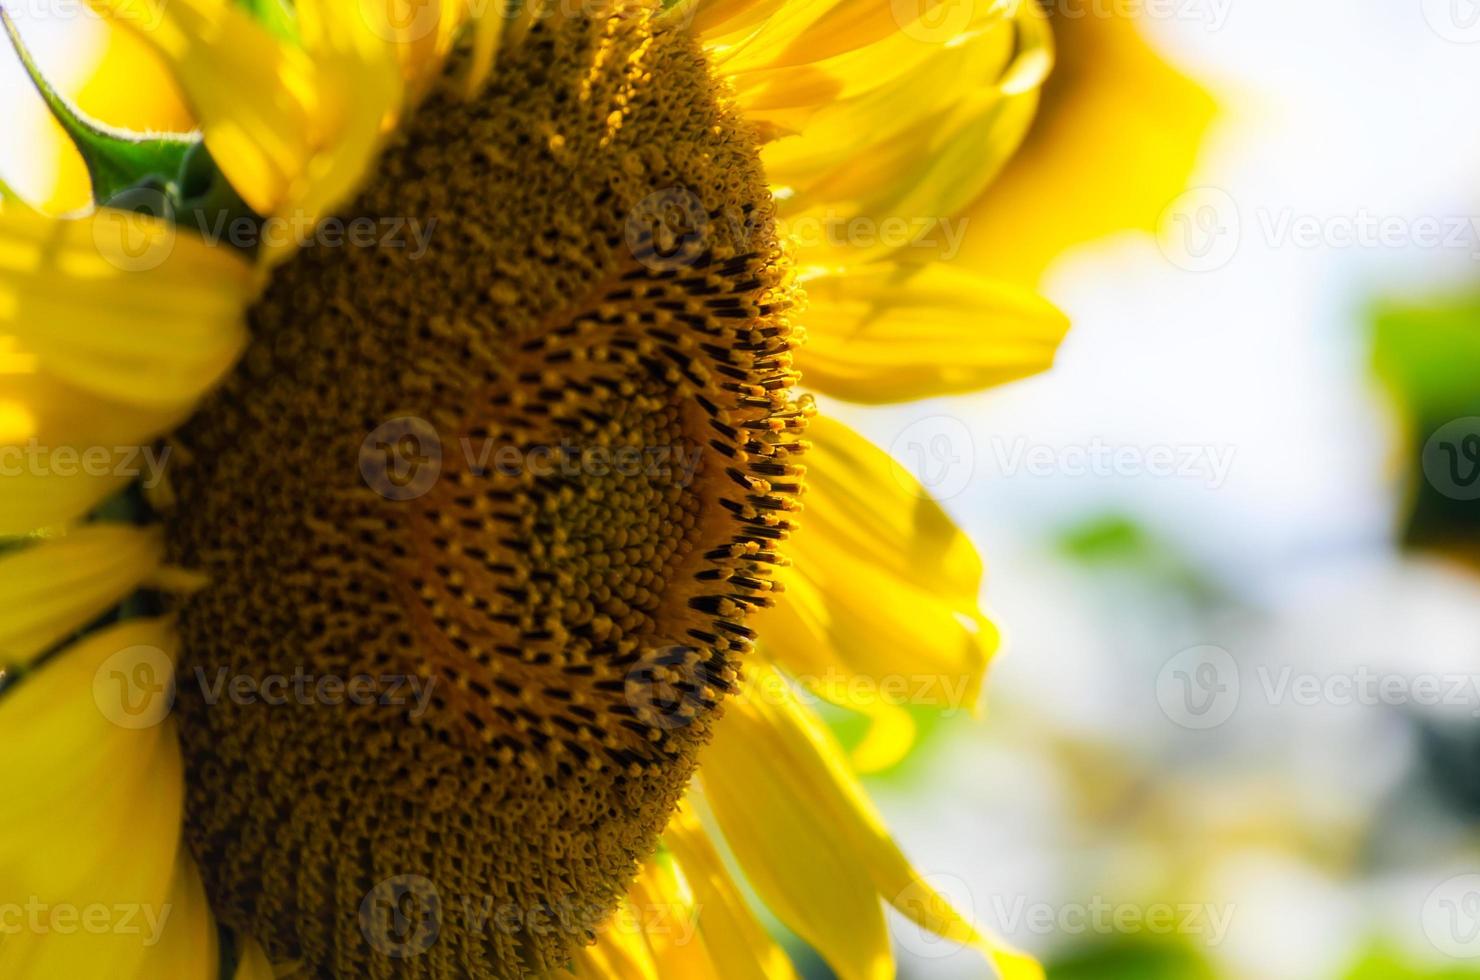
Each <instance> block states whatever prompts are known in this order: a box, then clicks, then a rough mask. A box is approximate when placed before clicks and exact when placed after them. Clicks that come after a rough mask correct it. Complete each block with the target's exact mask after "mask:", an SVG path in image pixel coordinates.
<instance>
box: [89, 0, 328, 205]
mask: <svg viewBox="0 0 1480 980" xmlns="http://www.w3.org/2000/svg"><path fill="white" fill-rule="evenodd" d="M99 3H100V6H101V7H102V9H103V10H104V11H105V12H107V13H108V14H110V15H111V16H112V17H113V19H114V20H115V22H116V23H117V24H118V25H119V26H121V27H123V28H126V29H128V30H131V31H133V32H134V34H135V35H136V36H137V37H138V38H139V40H141V41H143V42H144V43H146V44H148V45H150V46H151V47H152V48H153V49H154V50H155V51H156V52H158V54H159V55H160V56H161V57H162V58H163V59H164V60H165V61H166V63H168V64H169V65H170V67H171V70H172V73H173V74H174V77H175V79H176V81H177V82H179V84H180V88H181V89H182V90H183V91H184V93H185V97H186V100H187V101H188V103H189V105H190V108H191V110H192V112H193V114H194V116H195V118H196V119H197V120H199V121H200V125H201V128H202V130H203V131H204V134H205V141H206V146H207V147H209V148H210V150H211V156H212V157H213V158H214V159H215V160H216V162H217V163H218V165H219V166H220V167H221V169H222V172H224V173H225V174H226V177H227V179H228V180H229V181H231V185H232V186H233V187H234V188H236V190H237V192H238V193H239V194H241V196H242V198H243V199H244V200H246V202H247V203H248V204H249V205H251V206H252V209H253V210H255V211H256V212H257V213H258V214H275V213H277V210H278V208H279V207H280V206H281V205H282V204H283V202H284V199H285V198H286V196H287V192H288V188H289V185H290V184H291V183H292V182H293V181H294V180H295V179H296V178H297V176H298V174H299V173H301V171H302V169H303V167H304V166H305V164H306V162H307V160H308V159H309V157H310V155H311V153H310V151H311V147H312V145H313V140H314V138H315V136H316V134H317V132H318V130H319V126H318V114H319V109H318V104H317V93H316V91H315V86H316V83H317V78H316V76H315V72H314V66H313V62H312V60H311V59H310V57H309V55H308V53H307V52H306V51H305V50H303V49H301V48H298V47H296V46H294V45H291V44H288V43H286V42H283V41H280V40H279V39H277V38H276V37H274V36H273V35H272V34H270V33H269V32H268V31H267V29H266V28H264V27H262V26H261V25H260V24H258V23H257V21H256V20H255V19H253V17H252V15H251V14H250V13H248V12H247V10H246V8H245V7H243V6H240V5H237V4H234V3H229V2H226V0H99Z"/></svg>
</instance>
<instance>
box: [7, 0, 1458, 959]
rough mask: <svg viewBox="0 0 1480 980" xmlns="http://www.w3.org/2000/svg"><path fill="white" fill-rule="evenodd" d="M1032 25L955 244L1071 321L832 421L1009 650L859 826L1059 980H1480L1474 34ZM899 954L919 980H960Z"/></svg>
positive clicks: (1185, 4)
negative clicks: (1002, 161)
mask: <svg viewBox="0 0 1480 980" xmlns="http://www.w3.org/2000/svg"><path fill="white" fill-rule="evenodd" d="M960 2H970V0H960ZM983 2H985V0H983ZM7 6H8V8H9V9H10V10H11V12H12V14H13V15H14V16H15V17H16V19H17V21H19V22H21V24H22V27H23V29H25V30H26V32H27V37H28V39H29V40H30V42H31V44H32V45H33V46H34V48H35V51H36V54H37V57H38V59H39V60H40V61H41V62H42V64H43V65H44V66H45V67H46V69H47V71H48V72H49V73H50V74H51V76H52V77H53V79H54V80H55V81H57V83H58V84H59V85H60V86H61V87H63V88H64V89H66V90H68V91H70V92H72V93H74V95H75V96H76V97H77V98H78V99H79V101H80V102H81V103H82V105H83V107H84V108H85V109H88V110H89V111H92V112H93V113H94V114H97V115H100V116H103V117H104V118H109V119H110V120H111V121H113V122H116V123H130V122H132V123H134V124H135V125H156V126H162V127H163V126H168V125H169V124H170V122H171V120H172V119H183V118H184V115H183V110H181V109H180V107H179V105H178V101H177V100H175V101H173V102H172V99H174V97H173V96H169V95H166V96H165V97H164V98H162V99H161V98H160V97H159V96H158V93H160V92H161V91H164V92H168V90H167V88H162V86H165V84H166V83H165V82H164V81H163V79H162V77H161V76H159V75H158V74H157V71H156V70H155V69H153V68H151V67H150V65H149V64H148V63H147V62H145V61H143V60H139V61H137V67H136V69H135V71H136V75H135V77H136V78H137V80H138V81H137V85H138V89H137V90H136V91H135V92H134V93H132V95H133V96H137V92H138V91H151V92H154V93H155V94H156V95H155V98H154V99H153V100H152V101H151V102H150V103H148V109H147V115H146V116H145V117H142V118H140V117H137V116H131V115H130V113H131V112H133V111H134V110H131V109H130V108H129V106H130V105H133V106H138V105H139V103H138V101H137V99H136V98H132V97H131V96H130V93H120V92H117V91H95V90H90V89H89V87H88V85H87V81H86V80H87V78H88V77H89V74H90V71H91V69H92V67H93V66H95V65H96V63H97V61H98V59H100V58H105V57H106V58H113V59H130V58H136V57H137V52H135V51H133V50H132V49H131V48H130V47H129V46H127V45H121V44H119V43H116V42H115V43H114V44H112V45H109V44H108V43H105V42H104V41H103V39H102V37H101V35H100V33H98V32H97V31H94V30H92V29H90V28H88V27H87V26H86V25H83V26H82V27H80V28H79V26H78V24H77V23H76V22H75V19H72V21H71V22H70V23H64V21H67V20H68V19H66V18H56V17H53V16H50V15H49V14H48V10H47V5H45V4H40V5H39V6H38V5H36V4H13V3H12V4H7ZM33 7H34V9H33ZM1052 13H1053V16H1054V17H1055V19H1056V22H1057V31H1058V36H1059V43H1060V52H1061V62H1060V67H1059V71H1058V74H1057V75H1056V77H1055V79H1054V81H1053V82H1052V83H1051V84H1050V86H1049V88H1048V90H1047V92H1046V94H1045V103H1044V107H1043V111H1042V113H1041V116H1040V118H1039V120H1038V122H1037V123H1036V124H1035V128H1034V131H1033V133H1032V134H1031V135H1030V137H1029V143H1028V145H1027V146H1026V147H1025V148H1024V150H1023V153H1022V154H1021V155H1020V157H1019V158H1018V160H1017V161H1016V162H1015V163H1014V164H1013V165H1012V166H1011V168H1010V169H1009V171H1008V172H1007V173H1006V174H1004V175H1003V177H1002V179H1001V181H1000V182H999V183H998V185H997V186H996V187H995V188H994V190H993V191H992V192H991V193H990V194H989V195H988V198H987V199H986V200H985V201H983V202H982V203H981V205H980V206H978V207H977V208H975V209H974V210H973V211H972V212H971V213H969V214H968V215H966V216H965V218H966V220H967V221H968V222H969V223H970V227H969V228H968V236H969V238H968V240H969V241H970V243H971V244H969V245H968V246H967V248H968V252H969V253H971V255H970V257H972V258H974V259H975V260H978V261H981V262H983V263H987V264H990V265H991V266H992V267H994V268H997V269H1000V270H1001V272H1002V274H1003V275H1004V276H1007V277H1010V278H1016V279H1019V280H1021V281H1027V282H1037V283H1039V284H1040V285H1041V288H1042V289H1043V291H1044V292H1045V293H1046V294H1047V295H1048V296H1049V297H1050V298H1052V299H1053V300H1054V301H1055V302H1057V303H1058V304H1059V305H1061V306H1062V307H1063V308H1064V309H1065V310H1066V311H1067V312H1068V313H1069V314H1070V315H1071V317H1072V319H1073V322H1074V328H1073V330H1072V332H1071V334H1070V337H1069V339H1068V341H1067V343H1066V344H1065V345H1064V347H1063V350H1062V353H1061V355H1060V358H1059V361H1058V365H1057V367H1056V368H1055V369H1054V370H1053V371H1052V372H1051V373H1049V374H1047V375H1044V376H1042V377H1039V378H1035V379H1032V380H1029V381H1026V382H1022V383H1018V384H1015V385H1012V386H1009V387H1007V388H1005V389H1002V390H1000V391H998V392H994V393H992V394H989V395H984V396H973V397H970V398H959V399H948V400H940V401H936V402H929V403H919V404H912V405H909V406H907V407H904V408H899V409H869V410H864V409H858V408H850V407H847V406H835V407H833V410H835V411H836V412H837V413H838V414H840V415H845V416H846V417H848V419H849V420H850V421H852V422H853V423H854V424H856V425H857V426H858V427H859V428H861V429H862V430H863V431H864V432H865V433H867V434H869V435H870V436H871V437H872V438H874V439H875V440H876V441H878V442H879V443H880V444H881V445H884V446H888V447H890V448H891V451H892V452H893V454H894V455H895V456H896V458H897V459H898V460H899V461H900V463H901V465H902V466H903V467H906V468H908V469H909V470H911V471H912V472H914V473H915V474H916V475H917V476H918V477H919V478H920V480H921V481H922V482H923V483H924V484H925V485H926V486H927V487H929V488H930V489H931V490H932V491H933V492H934V493H935V495H937V496H938V497H940V498H942V499H943V500H944V502H945V505H946V506H947V508H948V509H949V510H950V511H951V512H952V513H953V514H954V515H955V516H956V517H957V518H958V519H959V520H960V521H961V522H962V524H963V526H965V527H966V528H967V529H968V531H969V532H970V533H971V534H972V535H973V536H974V538H975V540H976V541H977V542H978V543H979V545H980V546H981V548H982V550H983V552H984V554H985V556H986V558H987V562H988V567H989V575H988V582H987V587H986V592H985V602H986V604H987V606H988V608H989V609H990V610H991V611H992V613H993V615H994V617H995V619H996V620H997V621H998V622H999V623H1000V624H1001V625H1002V627H1003V629H1004V632H1005V634H1006V637H1007V643H1006V645H1005V647H1004V649H1003V652H1002V654H1001V655H1000V657H999V659H998V661H997V663H996V664H995V665H994V669H993V673H992V675H991V676H990V678H989V680H988V686H987V694H986V698H985V705H984V710H983V711H982V712H981V713H980V715H979V716H973V715H972V714H971V713H969V712H967V711H965V710H946V711H944V712H942V711H940V710H939V708H938V706H936V707H923V706H919V705H913V706H912V705H910V704H908V700H909V699H908V697H906V698H905V701H906V703H905V704H904V707H906V708H907V709H908V710H910V711H911V713H912V715H913V720H914V723H915V725H916V727H917V734H918V741H917V744H916V746H915V750H914V751H913V752H912V753H911V754H910V755H908V756H907V757H905V758H903V759H897V760H896V759H893V758H877V757H875V758H871V759H860V762H861V763H862V764H864V765H865V766H866V767H867V768H870V769H872V770H874V771H872V772H870V773H869V775H868V780H867V781H868V785H869V787H870V789H871V790H872V791H873V792H874V793H875V795H876V798H877V799H878V801H879V802H880V805H881V807H882V808H883V810H884V812H885V814H886V815H887V817H888V818H889V821H890V823H891V825H892V827H893V828H894V829H895V831H896V833H897V835H898V836H899V838H900V839H901V840H902V842H903V844H904V846H905V848H906V850H907V852H908V853H909V854H910V855H911V856H912V857H913V858H914V859H915V862H916V864H917V866H918V867H919V868H920V869H921V871H922V872H923V873H924V874H926V875H927V876H928V878H929V880H930V881H931V882H932V884H934V885H935V886H936V887H937V888H938V889H940V890H941V891H943V892H945V893H947V894H948V895H951V896H952V897H953V898H955V899H956V901H957V902H958V903H959V904H960V905H961V906H962V907H963V908H964V909H965V910H967V911H968V912H969V913H970V914H971V915H972V916H973V917H974V918H975V919H976V920H977V921H979V922H980V923H982V924H983V925H985V926H988V927H990V928H992V929H994V930H996V931H997V932H998V933H999V934H1001V935H1003V936H1004V937H1006V938H1008V939H1009V940H1011V941H1012V942H1014V943H1016V944H1018V945H1020V946H1023V947H1025V948H1027V949H1030V950H1031V951H1033V952H1035V953H1036V954H1038V955H1039V956H1040V957H1041V958H1042V959H1043V961H1044V962H1045V964H1046V965H1047V966H1048V969H1049V973H1050V976H1051V977H1052V978H1054V980H1079V978H1103V980H1118V978H1126V980H1130V978H1136V980H1161V978H1166V980H1181V978H1189V980H1196V978H1224V977H1227V978H1250V980H1317V978H1339V980H1389V978H1395V980H1401V978H1433V980H1440V978H1444V980H1457V978H1463V977H1471V976H1474V977H1480V836H1477V834H1476V829H1475V828H1476V818H1477V817H1480V503H1477V498H1480V418H1477V417H1480V112H1477V111H1476V110H1477V108H1480V107H1477V101H1480V5H1477V4H1475V3H1474V2H1472V0H1433V2H1430V0H1299V2H1298V3H1291V2H1289V0H1145V2H1137V0H1056V2H1055V3H1054V4H1053V9H1052ZM25 86H26V83H25V80H24V78H23V76H21V75H20V74H19V72H18V69H17V67H16V66H15V65H14V64H13V63H11V62H10V61H9V60H0V90H3V91H4V92H5V93H6V97H5V98H4V99H3V100H0V102H3V103H4V104H3V106H0V111H3V112H4V113H5V116H4V126H3V127H0V131H4V132H6V133H8V134H27V135H26V136H24V138H22V139H16V140H14V141H12V140H11V137H10V136H7V138H6V142H7V143H8V144H9V148H8V149H7V152H6V153H5V154H4V156H3V157H0V174H3V176H4V178H5V179H6V180H7V181H8V182H9V183H10V184H11V185H12V186H14V187H15V188H16V189H17V190H20V191H22V192H23V193H25V194H27V195H29V196H32V197H35V198H37V199H46V198H47V197H48V196H53V204H54V205H56V206H65V205H66V203H67V202H66V200H65V196H64V195H65V193H67V191H66V190H65V188H66V187H68V186H72V187H75V186H77V183H78V181H77V177H78V173H72V174H65V173H64V174H63V175H62V176H63V179H62V181H61V183H59V184H58V183H53V180H54V175H53V174H51V173H50V172H48V171H46V170H42V169H38V168H36V167H34V166H28V161H35V160H37V159H39V156H38V155H35V154H24V153H15V152H11V151H10V149H11V148H16V147H19V146H21V145H23V144H25V145H34V143H29V142H28V141H31V140H35V139H41V138H45V137H44V133H45V120H44V117H43V116H42V115H41V113H42V110H41V106H40V103H39V102H38V101H37V100H35V99H34V98H29V97H25V98H22V97H21V95H22V93H24V92H25V91H26V88H25ZM141 111H142V110H141ZM69 166H74V167H75V166H76V163H75V161H73V162H72V163H71V164H69ZM59 187H60V188H63V189H62V190H57V188H59ZM58 194H60V195H63V196H62V197H61V198H56V197H55V195H58ZM76 203H78V204H80V203H82V202H80V201H79V202H76ZM972 250H974V252H973V251H972ZM831 720H832V721H833V722H834V723H835V725H836V727H837V730H838V731H839V733H840V734H841V735H842V736H843V737H844V739H845V740H850V741H853V742H857V741H858V740H859V739H860V738H861V733H860V731H859V728H858V723H857V719H853V718H849V717H846V716H844V715H842V714H841V713H836V714H834V716H832V719H831ZM895 926H896V932H895V935H896V938H897V940H898V944H899V949H900V970H901V974H902V975H903V976H906V977H918V978H926V977H930V978H936V977H940V978H956V977H961V978H965V977H981V976H983V975H984V974H985V973H986V971H987V967H986V966H985V964H984V962H983V960H982V959H981V958H980V957H979V956H977V955H976V954H975V953H973V952H971V951H967V950H962V949H959V948H957V947H954V946H952V945H950V944H948V943H944V942H940V941H937V940H933V939H931V938H930V937H927V936H922V935H920V934H919V933H918V931H916V930H914V929H913V928H912V927H910V926H909V925H908V924H907V923H905V922H904V920H902V919H897V918H896V920H895ZM798 955H799V957H800V958H801V959H802V960H803V961H804V962H805V963H807V964H809V972H810V974H811V975H813V976H816V977H819V978H821V977H826V976H828V974H827V972H826V970H825V968H824V967H822V966H821V964H820V963H818V962H817V961H816V960H815V958H811V959H808V958H807V957H806V954H805V952H804V951H799V952H798Z"/></svg>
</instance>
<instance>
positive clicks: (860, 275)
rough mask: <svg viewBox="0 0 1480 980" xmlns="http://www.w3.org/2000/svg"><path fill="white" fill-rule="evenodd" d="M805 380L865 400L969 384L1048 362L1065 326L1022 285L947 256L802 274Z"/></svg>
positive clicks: (930, 393) (905, 397) (1014, 375)
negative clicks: (917, 264) (915, 263)
mask: <svg viewBox="0 0 1480 980" xmlns="http://www.w3.org/2000/svg"><path fill="white" fill-rule="evenodd" d="M806 291H807V314H806V324H807V343H806V344H805V345H804V346H803V347H802V348H801V349H800V350H798V351H797V354H796V364H797V367H798V368H800V369H801V371H802V380H803V382H804V383H805V384H806V385H807V386H808V387H809V388H814V389H816V390H817V391H820V392H822V393H824V394H828V395H832V396H834V397H837V398H842V399H845V400H847V401H853V402H860V403H864V404H880V403H885V402H898V401H913V400H915V399H920V398H931V397H937V396H940V395H949V394H958V393H961V392H967V391H975V390H977V389H980V388H985V387H988V386H991V385H996V384H1002V383H1004V382H1007V381H1013V380H1016V379H1018V378H1022V377H1026V376H1027V375H1030V374H1035V373H1037V372H1039V371H1042V370H1045V369H1047V368H1048V367H1049V366H1050V365H1051V364H1052V363H1053V358H1054V353H1055V352H1056V351H1057V349H1058V345H1059V342H1060V341H1061V340H1062V339H1063V337H1064V334H1065V332H1066V331H1067V330H1068V326H1069V322H1068V319H1067V318H1066V317H1065V316H1064V315H1063V314H1062V313H1060V312H1059V311H1058V310H1057V309H1056V308H1055V307H1054V306H1053V305H1052V304H1050V303H1049V302H1048V301H1047V300H1044V299H1042V298H1040V297H1038V296H1037V295H1035V294H1033V293H1031V292H1028V291H1027V290H1025V289H1024V288H1022V287H1020V286H1013V285H1008V284H1006V283H1001V282H997V281H994V280H991V279H987V278H985V277H983V276H981V275H978V274H977V273H974V272H972V271H970V270H968V269H964V268H958V267H956V266H952V265H947V264H943V263H936V264H933V265H927V266H925V267H924V268H919V269H912V268H909V267H904V266H899V265H896V264H893V263H880V264H878V265H874V266H869V267H865V268H857V269H846V270H840V271H836V272H825V273H817V274H814V275H812V276H811V277H810V278H808V279H807V280H806Z"/></svg>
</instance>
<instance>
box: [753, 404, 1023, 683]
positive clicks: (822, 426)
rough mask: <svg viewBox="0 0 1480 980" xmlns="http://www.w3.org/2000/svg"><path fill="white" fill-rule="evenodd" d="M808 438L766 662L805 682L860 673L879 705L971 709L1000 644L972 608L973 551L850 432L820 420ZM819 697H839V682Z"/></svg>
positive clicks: (914, 486) (977, 575) (764, 627)
mask: <svg viewBox="0 0 1480 980" xmlns="http://www.w3.org/2000/svg"><path fill="white" fill-rule="evenodd" d="M807 435H808V437H809V439H811V440H812V449H811V450H810V451H809V452H808V454H807V495H806V498H805V505H806V506H805V510H804V512H803V514H802V519H801V521H800V525H801V526H800V528H799V529H798V530H797V531H796V532H795V533H794V534H793V536H792V538H791V541H790V544H789V549H790V554H791V557H792V559H793V565H792V566H791V567H789V568H786V569H784V570H783V572H782V575H781V579H782V581H783V582H784V584H785V586H786V591H785V593H784V594H783V595H782V596H781V598H780V600H779V601H778V602H777V604H776V606H775V607H774V608H771V609H768V610H766V611H764V612H763V613H761V614H760V615H761V616H762V617H764V618H763V619H762V620H761V623H760V624H759V626H758V629H759V631H760V634H761V635H762V636H763V637H765V639H766V647H767V650H768V652H769V655H770V656H772V657H774V658H775V660H776V661H777V662H778V663H780V664H782V665H784V666H785V667H786V668H787V670H789V671H790V672H792V673H793V674H796V675H798V676H800V677H803V678H808V679H815V678H822V679H823V680H825V681H834V682H835V681H836V680H837V679H839V678H841V679H843V680H846V679H847V678H849V677H852V676H853V675H859V676H860V677H863V678H865V679H867V680H868V682H869V683H868V685H867V689H866V690H865V692H864V693H866V694H868V695H869V696H870V697H873V698H875V699H884V700H885V701H886V702H889V701H891V699H892V700H903V701H904V702H906V703H909V704H916V705H922V706H928V707H931V708H934V709H936V710H962V709H968V708H970V707H971V706H972V705H974V704H975V702H976V697H977V692H978V690H979V688H980V686H981V681H982V676H983V674H984V672H985V670H986V665H987V661H988V660H989V659H990V657H991V655H992V653H993V652H995V650H996V648H997V642H998V636H997V632H996V630H995V628H994V627H993V626H992V625H991V623H990V622H988V621H987V619H986V618H985V617H984V616H983V615H982V614H981V612H980V610H979V608H978V605H977V593H978V591H979V589H980V586H981V576H982V565H981V559H980V558H979V557H978V556H977V553H976V549H975V548H974V547H973V546H972V544H971V542H970V541H969V540H968V539H967V538H966V536H965V535H964V534H962V533H961V531H960V529H958V528H957V527H956V525H955V524H954V523H953V522H952V521H951V518H950V517H949V516H948V515H947V514H946V513H945V511H943V510H942V509H941V508H940V506H939V505H938V504H936V503H935V502H934V501H933V500H931V499H930V497H929V495H928V494H927V493H926V492H925V490H924V489H923V488H922V487H921V486H920V485H919V484H918V483H917V482H916V481H915V479H914V477H912V476H911V475H910V474H908V473H907V472H906V471H905V470H904V469H903V468H902V467H901V466H900V465H899V464H898V463H896V462H894V460H892V459H891V458H890V457H889V456H888V454H886V453H885V452H884V451H883V450H881V449H879V448H878V447H877V446H875V445H873V444H872V443H870V442H869V441H868V440H866V439H864V438H863V437H862V436H860V435H858V434H857V433H856V432H854V431H853V430H851V429H849V428H848V427H847V426H846V425H843V424H842V423H840V422H837V421H836V420H833V419H830V418H828V417H826V416H819V417H817V418H815V419H813V420H812V422H811V423H810V424H809V426H808V431H807ZM809 686H813V685H811V684H809ZM817 689H818V691H819V693H822V694H823V695H824V696H828V697H829V698H830V699H832V700H839V699H838V698H837V697H836V695H833V694H830V691H832V690H834V689H835V688H834V684H832V683H823V684H821V685H820V686H818V687H817ZM840 689H841V690H842V691H843V692H844V694H845V695H847V696H848V697H852V696H853V695H854V692H853V691H852V689H851V688H850V686H849V685H847V684H844V685H842V687H841V688H840ZM848 697H845V698H843V699H841V703H842V704H843V705H844V706H845V707H848V706H849V703H848Z"/></svg>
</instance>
